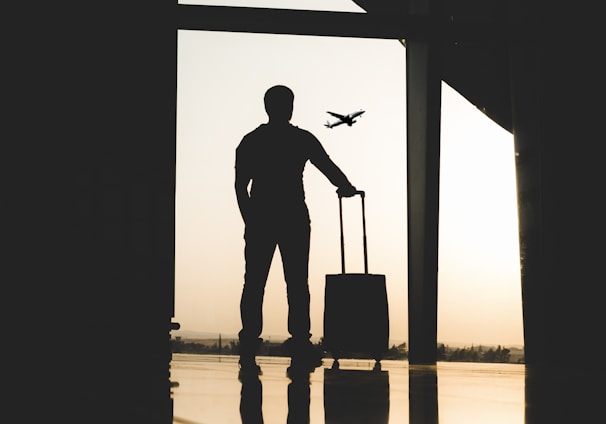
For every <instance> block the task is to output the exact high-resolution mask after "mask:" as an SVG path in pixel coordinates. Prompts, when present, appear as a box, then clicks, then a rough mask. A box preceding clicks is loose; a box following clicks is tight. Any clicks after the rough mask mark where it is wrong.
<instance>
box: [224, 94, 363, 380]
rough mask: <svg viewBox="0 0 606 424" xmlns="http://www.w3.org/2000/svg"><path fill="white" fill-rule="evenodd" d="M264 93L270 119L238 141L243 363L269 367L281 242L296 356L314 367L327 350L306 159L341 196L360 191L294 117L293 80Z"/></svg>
mask: <svg viewBox="0 0 606 424" xmlns="http://www.w3.org/2000/svg"><path fill="white" fill-rule="evenodd" d="M264 101H265V111H266V112H267V115H268V117H269V122H268V123H266V124H261V125H260V126H259V127H257V128H256V129H255V130H254V131H252V132H250V133H249V134H247V135H246V136H244V138H243V139H242V141H241V142H240V144H239V146H238V148H237V149H236V180H235V189H236V196H237V200H238V207H239V208H240V213H241V214H242V218H243V220H244V223H245V227H246V229H245V234H244V239H245V241H246V246H245V250H244V256H245V261H246V269H245V275H244V288H243V290H242V298H241V301H240V316H241V319H242V329H241V330H240V332H239V339H240V369H241V372H251V373H260V372H261V370H260V368H259V367H258V366H257V364H256V361H255V355H256V352H257V349H258V347H259V345H260V343H261V342H262V339H261V338H260V335H261V331H262V329H263V316H262V307H263V295H264V293H265V284H266V282H267V276H268V273H269V268H270V265H271V261H272V258H273V255H274V251H275V249H276V246H278V247H279V249H280V254H281V256H282V265H283V269H284V279H285V280H286V292H287V299H288V332H289V333H290V335H291V338H290V339H289V340H288V345H289V349H290V351H291V356H292V362H293V364H294V363H295V362H296V363H297V364H300V365H302V366H305V365H309V366H311V367H316V366H318V365H320V364H321V355H320V353H319V352H317V351H316V350H315V349H314V347H313V345H312V343H311V342H310V337H311V334H310V318H309V286H308V281H307V276H308V262H309V241H310V219H309V212H308V209H307V205H306V203H305V192H304V189H303V169H304V167H305V164H306V163H307V161H310V162H311V163H312V164H314V165H315V166H316V167H317V168H318V169H319V170H320V171H321V172H322V173H323V174H324V175H325V176H326V177H327V178H328V180H329V181H330V182H331V183H332V184H333V185H335V186H336V187H338V190H337V192H338V193H339V194H340V195H341V196H344V197H350V196H353V195H354V194H355V192H356V188H355V187H354V186H353V185H351V183H350V182H349V180H348V179H347V177H346V176H345V174H344V173H343V172H342V171H341V170H340V169H339V168H338V167H337V165H335V163H334V162H333V161H332V160H331V159H330V158H329V156H328V154H327V153H326V151H325V150H324V148H323V147H322V145H321V144H320V142H319V141H318V139H317V138H316V137H315V136H314V135H313V134H311V133H310V132H308V131H306V130H303V129H300V128H298V127H296V126H293V125H291V124H290V119H291V117H292V112H293V101H294V94H293V92H292V91H291V90H290V89H289V88H288V87H285V86H282V85H276V86H274V87H271V88H270V89H269V90H267V92H266V93H265V98H264ZM251 182H252V184H250V191H249V183H251Z"/></svg>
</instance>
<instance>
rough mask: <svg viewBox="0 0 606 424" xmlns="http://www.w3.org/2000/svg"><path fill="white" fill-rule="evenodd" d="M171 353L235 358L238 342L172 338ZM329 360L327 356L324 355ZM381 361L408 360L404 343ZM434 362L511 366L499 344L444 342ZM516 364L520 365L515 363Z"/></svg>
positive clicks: (271, 349) (279, 351)
mask: <svg viewBox="0 0 606 424" xmlns="http://www.w3.org/2000/svg"><path fill="white" fill-rule="evenodd" d="M171 344H172V352H173V353H190V354H200V355H204V354H207V355H209V354H213V355H238V352H239V347H240V345H239V342H238V341H237V340H229V341H228V342H226V343H220V342H219V340H217V341H216V342H214V341H213V342H208V341H205V342H201V341H198V340H187V339H185V340H184V339H181V338H177V339H172V340H171ZM315 346H316V348H317V349H318V350H319V351H320V352H324V348H323V345H322V340H321V339H320V341H319V342H317V343H315ZM259 355H262V356H287V355H286V353H285V350H284V347H283V343H282V342H271V341H268V340H265V341H263V343H262V344H261V346H260V348H259ZM325 356H327V357H329V354H327V353H325ZM341 358H352V359H373V358H372V356H371V355H369V354H368V353H365V352H342V353H341ZM382 359H393V360H404V359H408V349H407V345H406V343H402V344H400V345H397V346H396V345H392V346H391V347H390V348H389V349H388V350H387V352H386V353H385V354H384V355H383V357H382ZM437 360H438V361H446V362H491V363H510V362H512V361H511V350H510V349H508V348H506V347H501V346H500V345H499V346H497V347H496V348H493V347H489V348H486V347H483V346H477V347H474V346H471V347H464V348H450V347H448V346H446V345H445V344H443V343H440V344H438V346H437ZM517 362H523V359H522V360H518V361H517Z"/></svg>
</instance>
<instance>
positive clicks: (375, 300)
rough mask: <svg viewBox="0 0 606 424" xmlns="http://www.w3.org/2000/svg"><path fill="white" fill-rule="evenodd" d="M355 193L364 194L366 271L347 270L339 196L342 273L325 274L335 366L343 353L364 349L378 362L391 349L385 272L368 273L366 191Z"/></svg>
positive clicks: (328, 342)
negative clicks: (349, 272) (348, 272)
mask: <svg viewBox="0 0 606 424" xmlns="http://www.w3.org/2000/svg"><path fill="white" fill-rule="evenodd" d="M356 194H359V195H360V197H361V198H362V230H363V241H364V273H363V274H362V273H359V274H346V273H345V252H344V249H345V247H344V237H343V206H342V198H341V196H339V216H340V225H341V274H328V275H326V288H325V294H324V338H323V345H324V349H325V350H326V351H327V352H330V353H331V354H332V357H333V358H334V359H335V364H334V365H333V366H336V367H338V359H339V358H343V357H344V356H343V355H354V356H352V357H360V356H359V355H360V354H361V353H364V354H369V355H370V357H372V358H374V359H375V360H376V361H377V363H378V362H379V361H380V360H381V358H382V357H383V354H384V353H385V352H386V351H387V349H388V338H389V314H388V307H387V290H386V287H385V275H381V274H369V273H368V257H367V256H368V255H367V249H366V218H365V211H364V197H365V195H364V192H363V191H358V192H357V193H356Z"/></svg>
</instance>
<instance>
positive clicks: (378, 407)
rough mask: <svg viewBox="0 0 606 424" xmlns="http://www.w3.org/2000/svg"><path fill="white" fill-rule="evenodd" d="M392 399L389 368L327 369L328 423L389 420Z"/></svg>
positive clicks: (352, 423)
mask: <svg viewBox="0 0 606 424" xmlns="http://www.w3.org/2000/svg"><path fill="white" fill-rule="evenodd" d="M389 402H390V399H389V373H388V372H387V371H377V370H359V369H355V370H331V369H328V368H325V369H324V422H325V424H343V423H347V424H356V423H359V424H361V423H372V424H387V423H388V422H389ZM411 422H413V421H411ZM420 422H422V421H420ZM436 422H437V421H436Z"/></svg>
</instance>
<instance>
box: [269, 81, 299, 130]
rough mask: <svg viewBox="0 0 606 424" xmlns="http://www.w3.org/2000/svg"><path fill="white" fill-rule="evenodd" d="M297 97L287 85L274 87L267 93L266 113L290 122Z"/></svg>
mask: <svg viewBox="0 0 606 424" xmlns="http://www.w3.org/2000/svg"><path fill="white" fill-rule="evenodd" d="M294 99H295V95H294V93H293V92H292V90H291V89H290V88H288V87H286V86H285V85H274V86H273V87H271V88H269V89H268V90H267V91H266V92H265V97H264V99H263V100H264V102H265V111H266V112H267V114H268V115H269V116H270V117H274V118H278V119H284V120H286V121H289V120H290V117H291V116H292V108H293V101H294Z"/></svg>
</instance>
